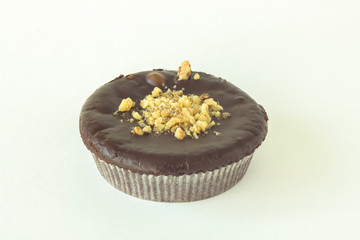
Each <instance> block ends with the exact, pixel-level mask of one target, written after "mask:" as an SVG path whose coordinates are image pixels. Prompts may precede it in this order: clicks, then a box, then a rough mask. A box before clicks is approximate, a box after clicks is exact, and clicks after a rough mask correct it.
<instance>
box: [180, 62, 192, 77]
mask: <svg viewBox="0 0 360 240" xmlns="http://www.w3.org/2000/svg"><path fill="white" fill-rule="evenodd" d="M177 76H178V81H184V80H188V78H189V77H190V76H191V65H190V62H189V61H183V62H182V63H181V65H180V67H179V70H178V72H177Z"/></svg>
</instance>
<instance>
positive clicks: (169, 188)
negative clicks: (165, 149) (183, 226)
mask: <svg viewBox="0 0 360 240" xmlns="http://www.w3.org/2000/svg"><path fill="white" fill-rule="evenodd" d="M252 156H253V154H250V155H248V156H246V157H244V158H242V159H240V161H237V162H235V163H233V164H229V165H227V166H225V167H222V168H220V169H216V170H214V171H207V172H205V173H193V174H190V175H186V174H185V175H181V176H171V175H159V176H155V175H152V174H138V173H134V172H132V171H130V170H125V169H123V168H120V167H118V166H115V165H112V164H109V163H106V162H105V161H103V160H101V159H99V158H97V157H96V156H95V155H94V154H93V157H94V159H95V162H96V165H97V167H98V169H99V171H100V173H101V175H102V176H103V177H104V178H105V179H106V181H108V182H109V183H110V184H111V185H113V186H114V187H115V188H117V189H119V190H120V191H122V192H124V193H127V194H129V195H131V196H134V197H138V198H142V199H146V200H152V201H158V202H190V201H197V200H202V199H206V198H210V197H213V196H215V195H218V194H220V193H223V192H225V191H226V190H228V189H229V188H231V187H233V186H234V185H235V184H236V183H238V182H239V181H240V179H241V178H242V177H243V176H244V174H245V173H246V170H247V168H248V166H249V164H250V161H251V158H252Z"/></svg>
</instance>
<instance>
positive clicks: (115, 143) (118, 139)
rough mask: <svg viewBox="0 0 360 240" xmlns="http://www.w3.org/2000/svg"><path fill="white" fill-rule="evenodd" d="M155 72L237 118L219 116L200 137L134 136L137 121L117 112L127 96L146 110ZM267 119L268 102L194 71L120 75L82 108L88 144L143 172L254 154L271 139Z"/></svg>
mask: <svg viewBox="0 0 360 240" xmlns="http://www.w3.org/2000/svg"><path fill="white" fill-rule="evenodd" d="M151 72H155V73H159V74H161V75H163V76H164V78H165V84H166V86H167V87H169V88H173V86H174V85H177V88H176V89H181V88H184V89H185V90H184V94H196V95H199V96H200V95H201V94H203V93H209V94H210V97H212V98H214V100H215V101H219V102H220V104H221V106H223V107H224V111H226V112H229V113H230V114H231V117H229V118H227V119H220V120H215V121H216V122H220V123H221V125H219V126H218V125H216V126H214V127H212V128H211V129H209V133H208V134H204V135H201V136H200V138H199V139H197V140H195V139H193V138H190V137H185V138H184V139H183V140H178V139H176V138H174V136H173V135H172V134H161V135H155V134H148V135H143V136H138V135H134V134H132V133H131V132H130V131H131V129H132V128H133V127H135V126H137V123H136V122H133V123H130V122H129V121H126V120H124V121H123V122H120V118H121V117H119V116H114V115H113V113H114V112H115V111H116V109H117V108H118V106H119V104H120V102H121V100H122V99H124V98H127V97H130V98H131V99H132V100H133V101H134V102H136V105H135V108H140V106H139V104H140V100H141V99H143V98H144V97H145V96H146V95H148V94H150V93H151V91H152V90H153V89H154V85H152V84H149V83H148V81H146V75H147V74H148V73H151ZM196 73H198V74H200V79H199V80H194V79H193V77H194V75H195V74H196ZM161 88H162V89H163V90H164V88H163V87H161ZM267 120H268V118H267V114H266V112H265V110H264V108H263V107H262V106H260V105H259V104H257V103H256V102H255V101H254V100H253V99H252V98H250V97H249V96H248V95H247V94H246V93H245V92H243V91H242V90H240V89H239V88H237V87H235V86H234V85H233V84H231V83H229V82H227V81H226V80H224V79H221V78H217V77H214V76H212V75H210V74H206V73H203V72H192V75H191V77H190V78H189V79H188V80H186V81H181V82H178V81H177V80H176V72H175V71H166V70H162V69H154V70H153V71H144V72H139V73H136V74H130V75H127V76H126V77H124V76H122V75H120V76H119V77H118V78H116V79H114V80H112V81H110V82H109V83H107V84H105V85H104V86H102V87H100V88H99V89H97V90H96V91H95V92H94V93H93V94H92V95H91V96H90V97H89V98H88V99H87V101H86V102H85V104H84V106H83V108H82V110H81V114H80V133H81V136H82V139H83V141H84V143H85V145H86V146H87V148H88V149H89V150H90V151H91V152H92V153H93V154H95V156H97V157H98V158H100V159H102V160H104V161H106V162H108V163H111V164H114V165H116V166H119V167H122V168H124V169H128V170H131V171H133V172H137V173H145V174H154V175H175V176H179V175H182V174H192V173H198V172H206V171H209V170H210V171H211V170H214V169H218V168H221V167H223V166H226V165H228V164H231V163H234V162H236V161H238V160H240V159H241V158H243V157H245V156H246V155H249V154H251V153H253V152H254V151H255V149H256V148H257V147H258V146H259V145H260V144H261V143H262V141H263V140H264V139H265V136H266V133H267ZM212 131H217V132H220V133H221V134H220V135H215V134H212Z"/></svg>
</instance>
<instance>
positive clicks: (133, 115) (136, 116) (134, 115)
mask: <svg viewBox="0 0 360 240" xmlns="http://www.w3.org/2000/svg"><path fill="white" fill-rule="evenodd" d="M131 115H132V117H133V118H135V119H136V120H141V116H140V114H139V113H138V112H135V111H133V112H132V114H131Z"/></svg>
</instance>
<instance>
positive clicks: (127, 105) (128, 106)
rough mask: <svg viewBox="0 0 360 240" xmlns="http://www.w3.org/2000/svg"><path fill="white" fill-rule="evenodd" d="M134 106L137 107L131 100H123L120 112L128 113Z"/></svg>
mask: <svg viewBox="0 0 360 240" xmlns="http://www.w3.org/2000/svg"><path fill="white" fill-rule="evenodd" d="M133 106H135V103H134V102H133V101H132V100H131V98H126V99H123V100H122V101H121V103H120V105H119V108H118V110H119V112H126V111H129V110H130V109H131V108H132V107H133Z"/></svg>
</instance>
